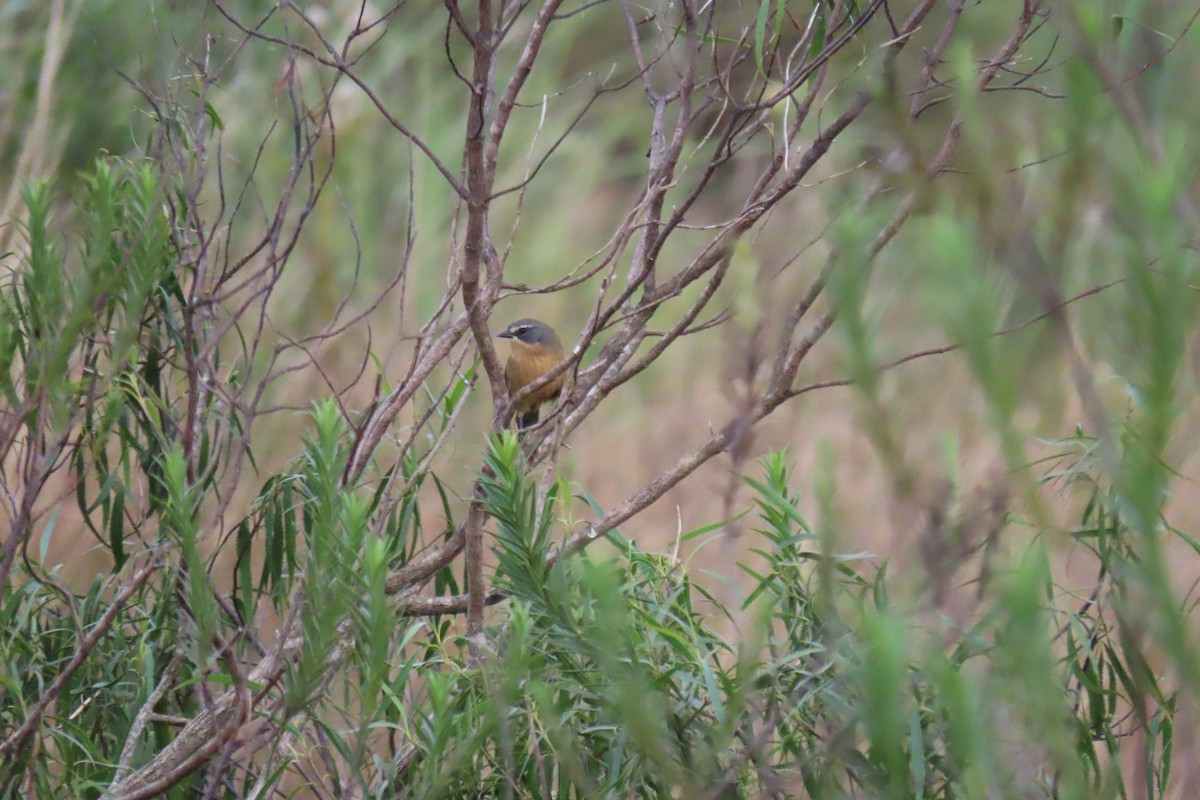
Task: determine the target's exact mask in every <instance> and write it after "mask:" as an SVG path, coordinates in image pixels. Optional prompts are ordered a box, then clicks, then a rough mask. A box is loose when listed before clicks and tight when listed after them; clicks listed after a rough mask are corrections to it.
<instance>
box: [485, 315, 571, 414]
mask: <svg viewBox="0 0 1200 800" xmlns="http://www.w3.org/2000/svg"><path fill="white" fill-rule="evenodd" d="M500 338H501V339H508V340H509V341H510V342H511V343H512V355H510V356H509V357H508V363H507V364H505V365H504V382H505V383H506V384H508V394H509V396H510V397H511V396H512V395H515V394H516V393H517V392H519V391H520V390H521V389H523V388H524V387H526V386H528V385H529V384H531V383H533V382H534V381H536V380H537V379H538V378H540V377H542V376H543V375H545V374H546V373H547V372H549V371H550V370H551V369H552V368H553V367H554V366H555V365H556V364H558V362H560V361H562V360H563V346H562V342H560V341H559V340H558V334H556V333H555V332H554V329H553V328H551V327H550V326H549V325H547V324H546V323H544V322H542V321H540V320H536V319H519V320H517V321H516V322H514V323H513V324H511V325H509V326H508V327H507V328H505V329H504V330H502V331H501V332H500ZM563 377H564V376H563V375H558V376H557V377H555V378H554V380H552V381H550V382H549V383H547V384H546V385H544V386H542V387H541V388H539V389H537V390H535V391H533V392H530V393H529V394H528V395H527V396H526V397H524V398H523V399H522V400H521V402H520V403H518V404H517V407H516V409H515V412H516V419H517V428H518V429H522V428H528V427H530V426H531V425H534V424H535V423H536V422H537V421H538V408H539V407H540V406H541V405H542V403H547V402H549V401H551V400H554V399H556V398H557V397H558V393H559V392H561V391H562V385H563Z"/></svg>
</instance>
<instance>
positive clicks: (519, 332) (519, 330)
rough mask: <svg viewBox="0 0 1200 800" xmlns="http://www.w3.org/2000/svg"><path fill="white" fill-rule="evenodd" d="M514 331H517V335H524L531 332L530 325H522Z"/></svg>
mask: <svg viewBox="0 0 1200 800" xmlns="http://www.w3.org/2000/svg"><path fill="white" fill-rule="evenodd" d="M513 333H515V334H516V335H517V336H524V335H525V334H527V333H529V326H528V325H522V326H521V327H519V328H514V329H513Z"/></svg>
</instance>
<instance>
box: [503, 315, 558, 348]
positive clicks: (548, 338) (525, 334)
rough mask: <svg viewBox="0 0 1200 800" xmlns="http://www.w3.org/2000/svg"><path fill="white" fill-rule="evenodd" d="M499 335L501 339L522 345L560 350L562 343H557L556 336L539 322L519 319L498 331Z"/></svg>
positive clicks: (550, 329)
mask: <svg viewBox="0 0 1200 800" xmlns="http://www.w3.org/2000/svg"><path fill="white" fill-rule="evenodd" d="M499 335H500V338H501V339H512V340H514V341H517V342H521V343H522V344H530V345H541V346H542V347H547V348H551V349H557V350H561V349H562V343H561V342H559V341H558V334H556V333H555V332H554V329H553V328H551V327H550V326H549V325H547V324H546V323H544V322H542V321H541V320H536V319H519V320H517V321H516V322H514V323H512V324H511V325H509V326H508V327H507V328H505V329H504V330H502V331H500V334H499Z"/></svg>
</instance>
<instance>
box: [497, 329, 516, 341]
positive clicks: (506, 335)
mask: <svg viewBox="0 0 1200 800" xmlns="http://www.w3.org/2000/svg"><path fill="white" fill-rule="evenodd" d="M496 335H497V336H498V337H499V338H501V339H515V338H516V337H515V336H513V334H512V331H509V330H503V331H500V333H498V334H496Z"/></svg>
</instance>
